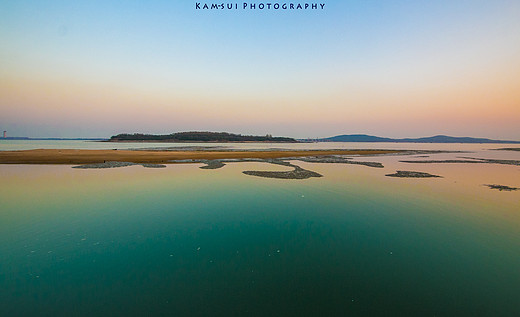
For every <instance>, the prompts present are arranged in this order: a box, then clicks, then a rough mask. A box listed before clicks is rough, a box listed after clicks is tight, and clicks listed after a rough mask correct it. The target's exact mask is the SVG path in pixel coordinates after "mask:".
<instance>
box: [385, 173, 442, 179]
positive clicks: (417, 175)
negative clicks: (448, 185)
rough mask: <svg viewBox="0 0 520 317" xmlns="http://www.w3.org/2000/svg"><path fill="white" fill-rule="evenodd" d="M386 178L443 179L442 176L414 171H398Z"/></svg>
mask: <svg viewBox="0 0 520 317" xmlns="http://www.w3.org/2000/svg"><path fill="white" fill-rule="evenodd" d="M385 176H389V177H402V178H442V176H439V175H433V174H429V173H424V172H413V171H397V172H396V173H394V174H386V175H385Z"/></svg>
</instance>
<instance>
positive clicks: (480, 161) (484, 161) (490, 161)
mask: <svg viewBox="0 0 520 317" xmlns="http://www.w3.org/2000/svg"><path fill="white" fill-rule="evenodd" d="M399 162H401V163H422V164H428V163H466V164H504V165H516V166H520V161H518V160H498V159H485V158H476V157H461V159H460V160H459V159H456V160H418V161H408V160H407V161H399Z"/></svg>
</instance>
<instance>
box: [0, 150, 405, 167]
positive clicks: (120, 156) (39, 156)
mask: <svg viewBox="0 0 520 317" xmlns="http://www.w3.org/2000/svg"><path fill="white" fill-rule="evenodd" d="M406 152H409V151H403V150H306V151H305V150H304V151H207V152H206V151H132V150H72V149H61V150H58V149H38V150H26V151H0V164H93V163H103V162H106V161H123V162H132V163H171V162H169V161H171V160H190V159H195V160H218V159H245V158H258V159H268V158H285V157H307V156H326V155H381V154H394V153H395V154H397V153H406Z"/></svg>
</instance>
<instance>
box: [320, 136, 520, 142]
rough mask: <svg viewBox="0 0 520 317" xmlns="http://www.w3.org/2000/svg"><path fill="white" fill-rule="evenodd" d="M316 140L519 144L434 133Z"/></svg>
mask: <svg viewBox="0 0 520 317" xmlns="http://www.w3.org/2000/svg"><path fill="white" fill-rule="evenodd" d="M316 141H318V142H393V143H509V144H520V141H505V140H491V139H485V138H471V137H453V136H447V135H436V136H431V137H425V138H405V139H392V138H382V137H378V136H372V135H366V134H344V135H337V136H333V137H330V138H322V139H318V140H316Z"/></svg>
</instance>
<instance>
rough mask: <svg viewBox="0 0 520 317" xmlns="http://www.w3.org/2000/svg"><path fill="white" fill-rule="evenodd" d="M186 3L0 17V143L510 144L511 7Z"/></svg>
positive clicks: (50, 4) (17, 7) (6, 8)
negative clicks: (203, 6) (438, 140)
mask: <svg viewBox="0 0 520 317" xmlns="http://www.w3.org/2000/svg"><path fill="white" fill-rule="evenodd" d="M196 2H198V1H191V0H189V1H185V0H179V1H173V0H169V1H131V0H129V1H92V0H91V1H5V0H3V1H0V130H2V131H3V130H7V131H8V135H10V136H31V137H108V136H110V135H113V134H117V133H122V132H144V133H171V132H177V131H192V130H201V131H228V132H235V133H242V134H261V135H263V134H266V133H270V134H273V135H283V136H291V137H298V138H307V137H311V138H315V137H326V136H332V135H337V134H351V133H366V134H372V135H379V136H388V137H421V136H430V135H434V134H448V135H453V136H475V137H490V138H500V139H513V140H520V128H519V126H520V1H518V0H510V1H500V0H497V1H493V0H488V1H480V0H471V1H460V0H450V1H442V0H437V1H431V0H425V1H422V0H414V1H370V0H359V1H336V0H322V1H318V3H325V8H324V9H323V10H306V11H305V10H303V11H302V10H259V9H256V10H242V9H241V5H242V3H243V1H241V2H234V1H229V2H224V3H238V5H239V9H238V10H206V11H203V10H196V9H195V3H196ZM217 2H218V3H222V1H217ZM260 2H262V1H258V0H251V1H248V3H256V4H258V3H260ZM267 2H268V1H264V3H267ZM269 2H270V3H275V2H276V1H269ZM287 2H290V1H287ZM293 2H294V3H299V1H297V0H295V1H293ZM203 3H204V2H203ZM280 3H284V1H280ZM301 3H305V1H301ZM309 3H312V2H311V1H309Z"/></svg>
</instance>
